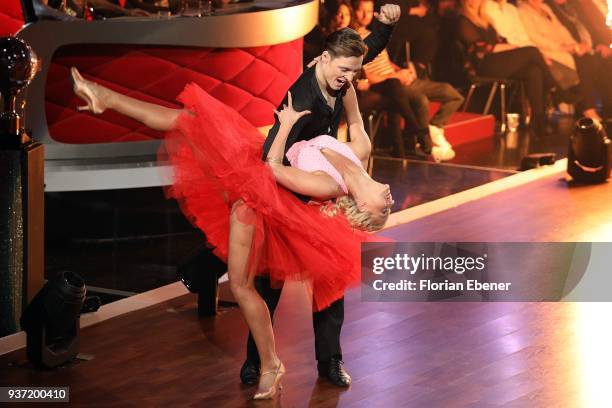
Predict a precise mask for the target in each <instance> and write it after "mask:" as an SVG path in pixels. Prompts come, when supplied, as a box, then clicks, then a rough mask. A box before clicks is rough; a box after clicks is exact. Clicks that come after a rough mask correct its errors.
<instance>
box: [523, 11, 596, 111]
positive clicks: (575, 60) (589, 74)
mask: <svg viewBox="0 0 612 408" xmlns="http://www.w3.org/2000/svg"><path fill="white" fill-rule="evenodd" d="M518 10H519V15H520V17H521V20H522V21H523V25H524V26H525V29H526V30H527V34H528V35H529V38H530V39H531V40H532V41H533V42H534V44H535V45H536V46H537V47H538V48H539V49H540V50H541V51H542V53H543V54H544V55H545V56H546V57H548V58H550V59H552V60H554V61H557V62H559V63H561V64H563V65H565V66H567V67H571V68H573V69H575V70H576V71H577V72H578V77H579V79H580V82H579V89H580V95H581V102H580V104H579V111H582V114H583V115H584V116H586V117H588V118H592V119H596V120H601V117H600V116H599V114H598V113H597V111H596V110H595V102H596V101H595V98H594V96H593V93H594V91H595V90H596V87H597V85H596V82H598V80H597V79H596V78H595V77H594V75H597V74H596V72H597V71H598V69H599V68H598V67H595V66H592V63H591V62H590V58H589V57H588V56H587V54H588V52H589V50H590V45H589V44H588V43H587V42H582V43H581V42H578V41H576V40H575V39H574V37H573V36H572V34H571V33H570V32H569V31H568V30H567V28H566V27H565V26H564V25H563V24H561V22H560V21H559V19H558V18H557V16H556V15H555V13H554V12H553V11H552V10H551V8H550V7H549V6H548V5H546V4H545V3H544V1H543V0H527V1H525V2H522V3H521V4H520V5H519V7H518ZM587 34H588V33H587Z"/></svg>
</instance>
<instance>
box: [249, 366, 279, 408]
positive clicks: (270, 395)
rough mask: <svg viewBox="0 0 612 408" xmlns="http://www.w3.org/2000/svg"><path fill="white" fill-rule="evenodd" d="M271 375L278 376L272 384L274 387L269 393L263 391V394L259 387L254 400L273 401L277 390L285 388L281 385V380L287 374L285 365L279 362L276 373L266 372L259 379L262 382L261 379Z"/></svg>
mask: <svg viewBox="0 0 612 408" xmlns="http://www.w3.org/2000/svg"><path fill="white" fill-rule="evenodd" d="M269 374H274V375H275V376H276V378H274V382H273V383H272V386H271V387H270V388H269V389H268V390H267V391H263V392H260V391H259V387H258V389H257V392H256V393H255V395H253V399H254V400H262V399H272V398H274V396H275V395H276V390H277V389H279V390H280V389H282V388H283V386H282V385H281V384H280V380H281V378H282V377H283V375H284V374H285V366H284V365H283V363H282V362H279V363H278V367H277V368H276V370H274V371H266V372H264V373H261V376H260V377H259V378H260V381H261V377H263V376H264V375H269Z"/></svg>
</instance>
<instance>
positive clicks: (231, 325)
mask: <svg viewBox="0 0 612 408" xmlns="http://www.w3.org/2000/svg"><path fill="white" fill-rule="evenodd" d="M561 177H562V174H560V173H559V174H554V175H552V176H548V177H544V178H542V179H539V180H536V181H533V182H531V183H528V184H525V185H523V186H521V187H516V188H513V189H509V190H506V191H502V192H500V193H497V194H494V195H490V196H488V197H485V198H482V199H480V200H477V201H473V202H469V203H466V204H464V205H461V206H458V207H455V208H451V209H448V210H445V211H442V212H438V213H436V214H434V215H431V216H428V217H425V218H420V219H417V220H415V221H412V222H410V223H408V224H405V225H400V226H398V227H394V228H391V229H389V230H387V231H385V232H384V235H387V236H392V237H394V238H396V239H399V240H407V241H576V240H580V241H606V240H611V239H610V238H612V237H611V234H612V205H611V203H612V184H611V183H608V184H604V185H597V186H582V187H578V186H571V187H568V186H567V184H566V183H565V182H564V181H561V180H560V178H561ZM345 308H346V317H345V323H344V326H343V331H342V346H343V351H344V361H345V366H346V368H347V370H348V371H349V372H350V374H351V375H352V377H353V384H352V385H351V387H350V388H349V389H339V388H336V387H334V386H332V385H330V384H329V383H328V382H327V381H325V380H320V379H318V378H317V373H316V363H315V360H314V346H313V334H312V320H311V315H310V312H309V300H308V299H307V297H306V294H305V292H304V291H303V288H302V287H301V285H300V284H296V283H293V284H288V285H287V287H286V288H285V291H284V293H283V298H282V299H281V303H280V305H279V309H278V312H277V318H276V324H275V328H276V335H277V342H278V352H279V356H280V357H281V359H282V360H283V361H284V363H285V365H286V367H287V375H286V376H285V378H284V380H283V384H284V388H283V392H282V395H281V396H280V397H278V398H277V399H276V400H275V401H266V402H253V401H250V400H249V398H250V397H251V396H252V394H253V393H254V391H255V389H254V387H246V386H242V385H241V384H240V382H239V378H238V372H239V369H240V366H241V364H242V361H243V358H244V354H245V352H244V343H245V338H246V333H247V331H246V326H245V324H244V322H243V320H242V317H241V315H240V311H239V310H238V309H236V308H223V309H222V312H221V313H220V314H219V315H218V316H216V317H214V318H204V319H201V320H198V319H197V316H196V305H195V298H194V297H193V296H192V295H184V296H180V297H178V298H176V299H172V300H171V301H167V302H164V303H160V304H158V305H156V306H153V307H149V308H147V309H144V310H140V311H136V312H132V313H129V314H125V315H122V316H119V317H116V318H114V319H111V320H108V321H105V322H102V323H100V324H97V325H93V326H90V327H87V328H85V329H83V330H82V340H81V353H82V354H84V355H85V356H87V355H89V356H90V357H93V358H92V359H90V360H86V361H80V362H79V363H78V364H76V365H73V366H72V367H68V368H61V369H57V370H54V371H47V372H39V371H34V370H32V369H31V367H30V366H29V365H28V364H27V363H26V362H25V351H24V350H18V351H15V352H12V353H9V354H6V355H4V356H1V357H0V379H1V381H0V383H1V384H0V385H30V386H35V385H49V386H50V385H57V386H69V387H70V398H71V402H72V403H76V404H87V405H88V406H89V405H92V406H96V405H99V406H102V405H104V406H112V405H116V406H139V407H140V406H172V407H174V406H193V407H241V406H261V407H263V406H284V407H364V408H365V407H368V408H369V407H419V408H421V407H547V408H548V407H564V408H565V407H598V406H602V407H604V406H607V407H609V406H612V395H611V392H610V386H609V380H610V368H611V367H612V347H611V346H610V345H611V344H612V328H610V324H609V322H610V316H612V303H416V302H415V303H407V302H397V303H373V302H362V301H361V300H360V292H359V289H353V290H351V291H349V292H348V293H347V296H346V305H345Z"/></svg>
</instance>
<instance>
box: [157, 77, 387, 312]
mask: <svg viewBox="0 0 612 408" xmlns="http://www.w3.org/2000/svg"><path fill="white" fill-rule="evenodd" d="M178 100H179V101H180V102H182V103H183V104H184V107H185V109H186V110H188V111H190V112H192V113H193V115H192V114H187V113H184V114H181V116H180V117H179V119H178V120H177V124H176V128H175V129H174V130H173V131H171V132H169V133H168V134H167V136H166V138H165V147H166V150H167V154H168V158H169V160H170V162H171V164H172V165H173V170H174V182H173V184H172V185H171V186H169V187H167V188H166V194H167V196H169V197H172V198H175V199H176V200H177V201H178V202H179V204H180V207H181V209H182V211H183V213H184V214H185V216H186V217H187V218H188V219H189V220H190V221H191V222H192V223H193V224H194V225H195V226H196V227H198V228H200V229H201V230H202V231H203V232H204V233H205V234H206V237H207V239H208V241H209V242H210V243H211V244H212V245H214V246H215V254H216V255H217V256H218V257H219V258H221V259H222V260H224V261H227V256H228V240H229V219H230V211H231V208H232V203H234V202H235V201H237V200H239V199H242V200H243V201H244V203H245V204H246V206H248V207H249V208H251V209H253V210H254V211H253V212H249V211H238V216H239V217H240V220H241V221H242V222H246V223H249V224H252V225H254V226H255V232H254V239H253V246H252V248H251V253H250V256H251V259H250V260H249V268H250V271H249V272H250V273H255V274H259V275H269V276H270V278H271V280H272V281H273V282H280V281H284V280H286V279H290V280H305V281H309V282H311V288H312V292H313V308H314V309H315V310H321V309H324V308H326V307H327V306H329V305H330V304H331V303H332V302H334V301H335V300H337V299H339V298H341V297H342V296H344V291H345V289H346V288H347V287H348V286H350V285H356V284H358V283H359V282H360V276H361V262H360V244H361V242H365V241H380V240H381V239H378V238H376V237H375V236H374V235H371V234H369V233H367V232H364V231H360V230H355V229H353V228H352V227H351V226H350V225H349V224H348V221H347V220H346V218H345V217H344V215H341V214H340V212H339V213H338V215H336V216H334V217H329V216H326V215H324V214H322V213H321V211H320V208H321V206H320V205H318V204H305V203H303V202H301V201H300V200H299V199H298V198H296V197H295V196H294V195H293V194H292V193H291V192H290V191H288V190H286V189H285V188H283V187H282V186H279V185H278V184H277V183H276V180H275V179H274V176H273V174H272V171H271V169H270V168H269V167H268V165H267V164H266V163H265V162H264V161H262V146H263V142H264V137H263V135H262V134H261V133H260V132H259V131H258V130H257V129H256V128H255V127H254V126H253V125H251V124H250V123H249V122H248V121H247V120H246V119H244V118H243V117H242V116H241V115H240V114H239V113H238V112H236V111H235V110H234V109H232V108H230V107H229V106H227V105H225V104H223V103H222V102H220V101H218V100H217V99H215V98H213V97H212V96H211V95H209V94H208V93H207V92H206V91H204V90H202V89H201V88H199V87H198V86H197V85H195V84H189V85H187V86H186V87H185V90H184V91H183V92H182V93H181V94H180V95H179V97H178Z"/></svg>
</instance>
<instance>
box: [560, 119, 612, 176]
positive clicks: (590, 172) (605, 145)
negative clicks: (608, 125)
mask: <svg viewBox="0 0 612 408" xmlns="http://www.w3.org/2000/svg"><path fill="white" fill-rule="evenodd" d="M611 160H612V143H611V142H610V139H609V138H608V136H607V135H606V131H605V130H604V128H603V126H602V125H601V124H600V123H599V122H598V121H595V120H593V119H590V118H582V119H580V120H578V122H577V123H576V129H575V130H574V133H573V135H572V136H571V137H570V143H569V150H568V154H567V172H568V174H569V175H570V176H572V178H573V179H574V180H576V181H578V182H582V183H603V182H605V181H606V180H607V179H608V178H609V177H610V161H611Z"/></svg>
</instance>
